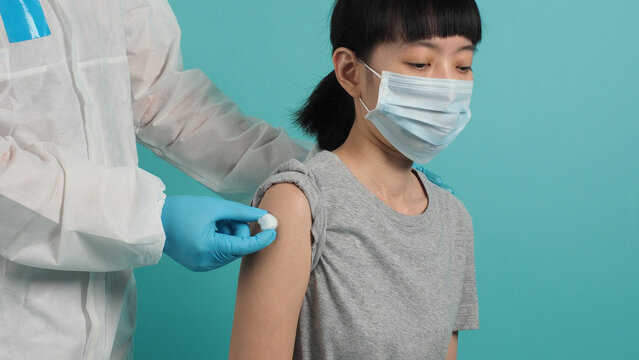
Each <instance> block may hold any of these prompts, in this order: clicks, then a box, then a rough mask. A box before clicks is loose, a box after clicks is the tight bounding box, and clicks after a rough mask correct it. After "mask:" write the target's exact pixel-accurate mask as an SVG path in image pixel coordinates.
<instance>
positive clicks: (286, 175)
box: [251, 160, 326, 271]
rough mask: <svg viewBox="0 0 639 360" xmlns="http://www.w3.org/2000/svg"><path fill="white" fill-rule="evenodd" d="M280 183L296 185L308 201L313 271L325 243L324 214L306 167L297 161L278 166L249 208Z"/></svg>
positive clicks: (311, 175)
mask: <svg viewBox="0 0 639 360" xmlns="http://www.w3.org/2000/svg"><path fill="white" fill-rule="evenodd" d="M282 183H289V184H294V185H296V186H297V187H298V188H299V189H300V190H302V192H303V193H304V195H305V196H306V199H307V200H308V204H309V206H310V209H311V220H312V223H311V236H312V244H311V271H313V270H314V269H315V267H316V266H317V264H318V263H319V261H320V259H321V257H322V253H323V251H324V246H325V243H326V236H325V234H326V214H325V211H324V204H323V200H322V196H321V192H320V189H319V187H318V184H317V181H316V178H315V176H314V175H313V172H312V171H311V170H310V169H309V168H308V166H306V165H305V164H303V163H301V162H299V161H297V160H290V161H288V162H286V163H284V164H282V165H280V166H279V167H278V168H277V169H276V170H275V171H274V172H273V174H272V175H271V176H270V177H268V178H267V179H266V180H265V181H264V182H263V183H262V185H260V187H259V188H258V189H257V191H256V192H255V196H254V197H253V201H251V206H258V205H259V204H260V202H261V201H262V198H263V197H264V194H265V193H266V191H267V190H268V189H270V188H271V187H272V186H273V185H276V184H282Z"/></svg>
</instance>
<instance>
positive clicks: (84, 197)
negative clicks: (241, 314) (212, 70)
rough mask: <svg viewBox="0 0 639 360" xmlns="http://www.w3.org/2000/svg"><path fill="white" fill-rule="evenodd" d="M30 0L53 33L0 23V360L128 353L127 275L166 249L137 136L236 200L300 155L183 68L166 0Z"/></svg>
mask: <svg viewBox="0 0 639 360" xmlns="http://www.w3.org/2000/svg"><path fill="white" fill-rule="evenodd" d="M1 1H4V0H1ZM41 4H42V7H43V9H44V14H45V16H46V19H47V22H48V24H49V27H50V29H51V35H50V36H48V37H44V38H40V39H36V40H31V41H26V42H19V43H11V44H10V43H9V42H8V38H7V35H6V33H5V31H4V27H3V26H0V359H3V360H4V359H11V360H15V359H123V358H129V357H130V356H131V345H132V336H133V331H134V328H135V308H136V289H135V281H134V278H133V275H132V270H131V269H132V268H135V267H140V266H145V265H152V264H155V263H157V261H158V260H159V258H160V256H161V254H162V248H163V245H164V233H163V229H162V224H161V221H160V214H161V209H162V205H163V202H164V194H163V190H164V185H163V184H162V182H161V181H160V180H159V179H158V178H156V177H155V176H153V175H151V174H149V173H147V172H145V171H143V170H141V169H139V168H138V167H137V165H138V158H137V152H136V138H137V141H138V142H140V143H141V144H143V145H145V146H146V147H148V148H150V149H152V150H153V151H154V152H155V153H156V154H157V155H159V156H161V157H163V158H164V159H166V160H167V161H169V162H170V163H171V164H173V165H175V166H177V167H178V168H180V169H181V170H183V171H184V172H186V173H187V174H189V175H190V176H192V177H193V178H195V179H196V180H198V181H200V182H201V183H203V184H204V185H206V186H207V187H209V188H211V189H212V190H214V191H216V192H218V193H220V194H221V195H223V196H225V197H226V198H228V199H233V200H239V201H243V200H248V199H249V198H250V195H251V194H252V192H253V190H254V189H255V188H256V187H257V185H258V184H259V182H260V181H262V180H263V179H264V178H265V177H266V176H268V174H269V173H270V171H271V170H272V169H274V168H275V167H276V166H277V165H278V164H279V163H281V162H284V161H286V160H288V159H290V158H298V159H301V160H302V159H304V158H305V156H306V152H307V150H305V149H304V148H302V147H301V146H299V145H297V144H296V143H294V142H293V141H292V140H291V139H290V138H289V137H288V136H287V135H286V134H285V133H284V132H283V131H282V130H281V129H279V130H278V129H275V128H273V127H272V126H270V125H268V124H267V123H265V122H262V121H258V120H256V119H253V118H249V117H247V116H245V115H243V114H242V113H241V112H240V110H239V109H238V108H237V107H236V105H235V104H234V103H233V102H232V101H231V100H229V99H228V98H227V97H226V96H225V95H224V94H222V93H221V92H220V91H219V90H218V89H217V88H216V87H215V86H214V85H213V84H212V83H211V82H210V81H209V80H208V79H207V77H206V76H205V75H204V74H203V73H201V72H199V71H183V69H182V63H181V52H180V29H179V27H178V23H177V21H176V19H175V16H174V14H173V12H172V10H171V8H170V6H169V4H168V3H167V1H166V0H41Z"/></svg>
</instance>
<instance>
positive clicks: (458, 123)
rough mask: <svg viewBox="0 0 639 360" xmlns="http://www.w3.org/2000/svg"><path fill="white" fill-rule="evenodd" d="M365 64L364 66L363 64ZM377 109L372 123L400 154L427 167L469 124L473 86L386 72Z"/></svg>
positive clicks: (371, 119) (369, 118)
mask: <svg viewBox="0 0 639 360" xmlns="http://www.w3.org/2000/svg"><path fill="white" fill-rule="evenodd" d="M362 63H363V62H362ZM363 64H364V66H366V68H368V69H369V70H370V71H371V72H373V73H374V74H375V75H377V77H379V78H380V79H381V80H382V81H381V84H380V86H379V96H378V98H377V107H375V109H373V110H369V109H368V107H367V106H366V104H365V103H364V101H363V100H362V98H359V101H360V102H361V103H362V105H364V108H365V109H366V111H368V114H367V115H366V119H368V120H369V121H371V122H372V123H373V124H374V125H375V127H376V128H377V129H378V130H379V132H380V133H381V134H382V135H383V136H384V137H385V138H386V140H388V142H390V143H391V145H393V146H394V147H395V148H396V149H397V150H398V151H399V152H401V153H402V154H403V155H404V156H406V157H407V158H409V159H410V160H412V161H414V162H416V163H419V164H426V163H427V162H429V161H431V160H432V159H433V158H434V157H435V156H436V155H437V154H439V153H440V152H441V151H442V150H444V149H445V148H446V147H447V146H448V145H450V144H451V143H452V142H453V140H455V138H456V137H457V135H458V134H459V133H460V132H461V131H462V130H463V129H464V127H466V124H468V121H470V115H471V114H470V99H471V97H472V94H473V82H472V81H465V80H451V79H431V78H424V77H419V76H408V75H401V74H395V73H391V72H387V71H384V72H382V75H379V74H378V73H377V72H376V71H375V70H373V69H371V68H370V67H369V66H368V65H366V64H365V63H363Z"/></svg>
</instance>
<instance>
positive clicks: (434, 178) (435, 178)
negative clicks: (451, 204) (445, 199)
mask: <svg viewBox="0 0 639 360" xmlns="http://www.w3.org/2000/svg"><path fill="white" fill-rule="evenodd" d="M415 169H416V170H417V171H421V172H423V173H424V175H426V178H428V180H430V182H432V183H433V184H435V185H437V186H439V187H440V188H442V189H444V190H448V192H450V193H451V194H453V195H455V190H453V188H452V187H450V186H448V185H446V184H444V180H442V178H441V177H440V176H439V175H437V174H435V173H434V172H432V171H430V170H428V169H426V168H424V167H421V166H417V165H416V166H415Z"/></svg>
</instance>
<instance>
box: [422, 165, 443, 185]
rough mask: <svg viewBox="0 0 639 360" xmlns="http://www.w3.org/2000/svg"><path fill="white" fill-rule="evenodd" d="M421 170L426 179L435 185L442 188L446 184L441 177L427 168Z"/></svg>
mask: <svg viewBox="0 0 639 360" xmlns="http://www.w3.org/2000/svg"><path fill="white" fill-rule="evenodd" d="M420 170H421V171H422V172H423V173H424V174H425V175H426V178H427V179H428V180H430V181H431V182H432V183H433V184H435V185H438V186H441V185H442V184H443V183H444V181H443V180H442V178H441V177H440V176H439V175H437V174H435V173H434V172H432V171H430V170H428V169H426V168H421V169H420Z"/></svg>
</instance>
